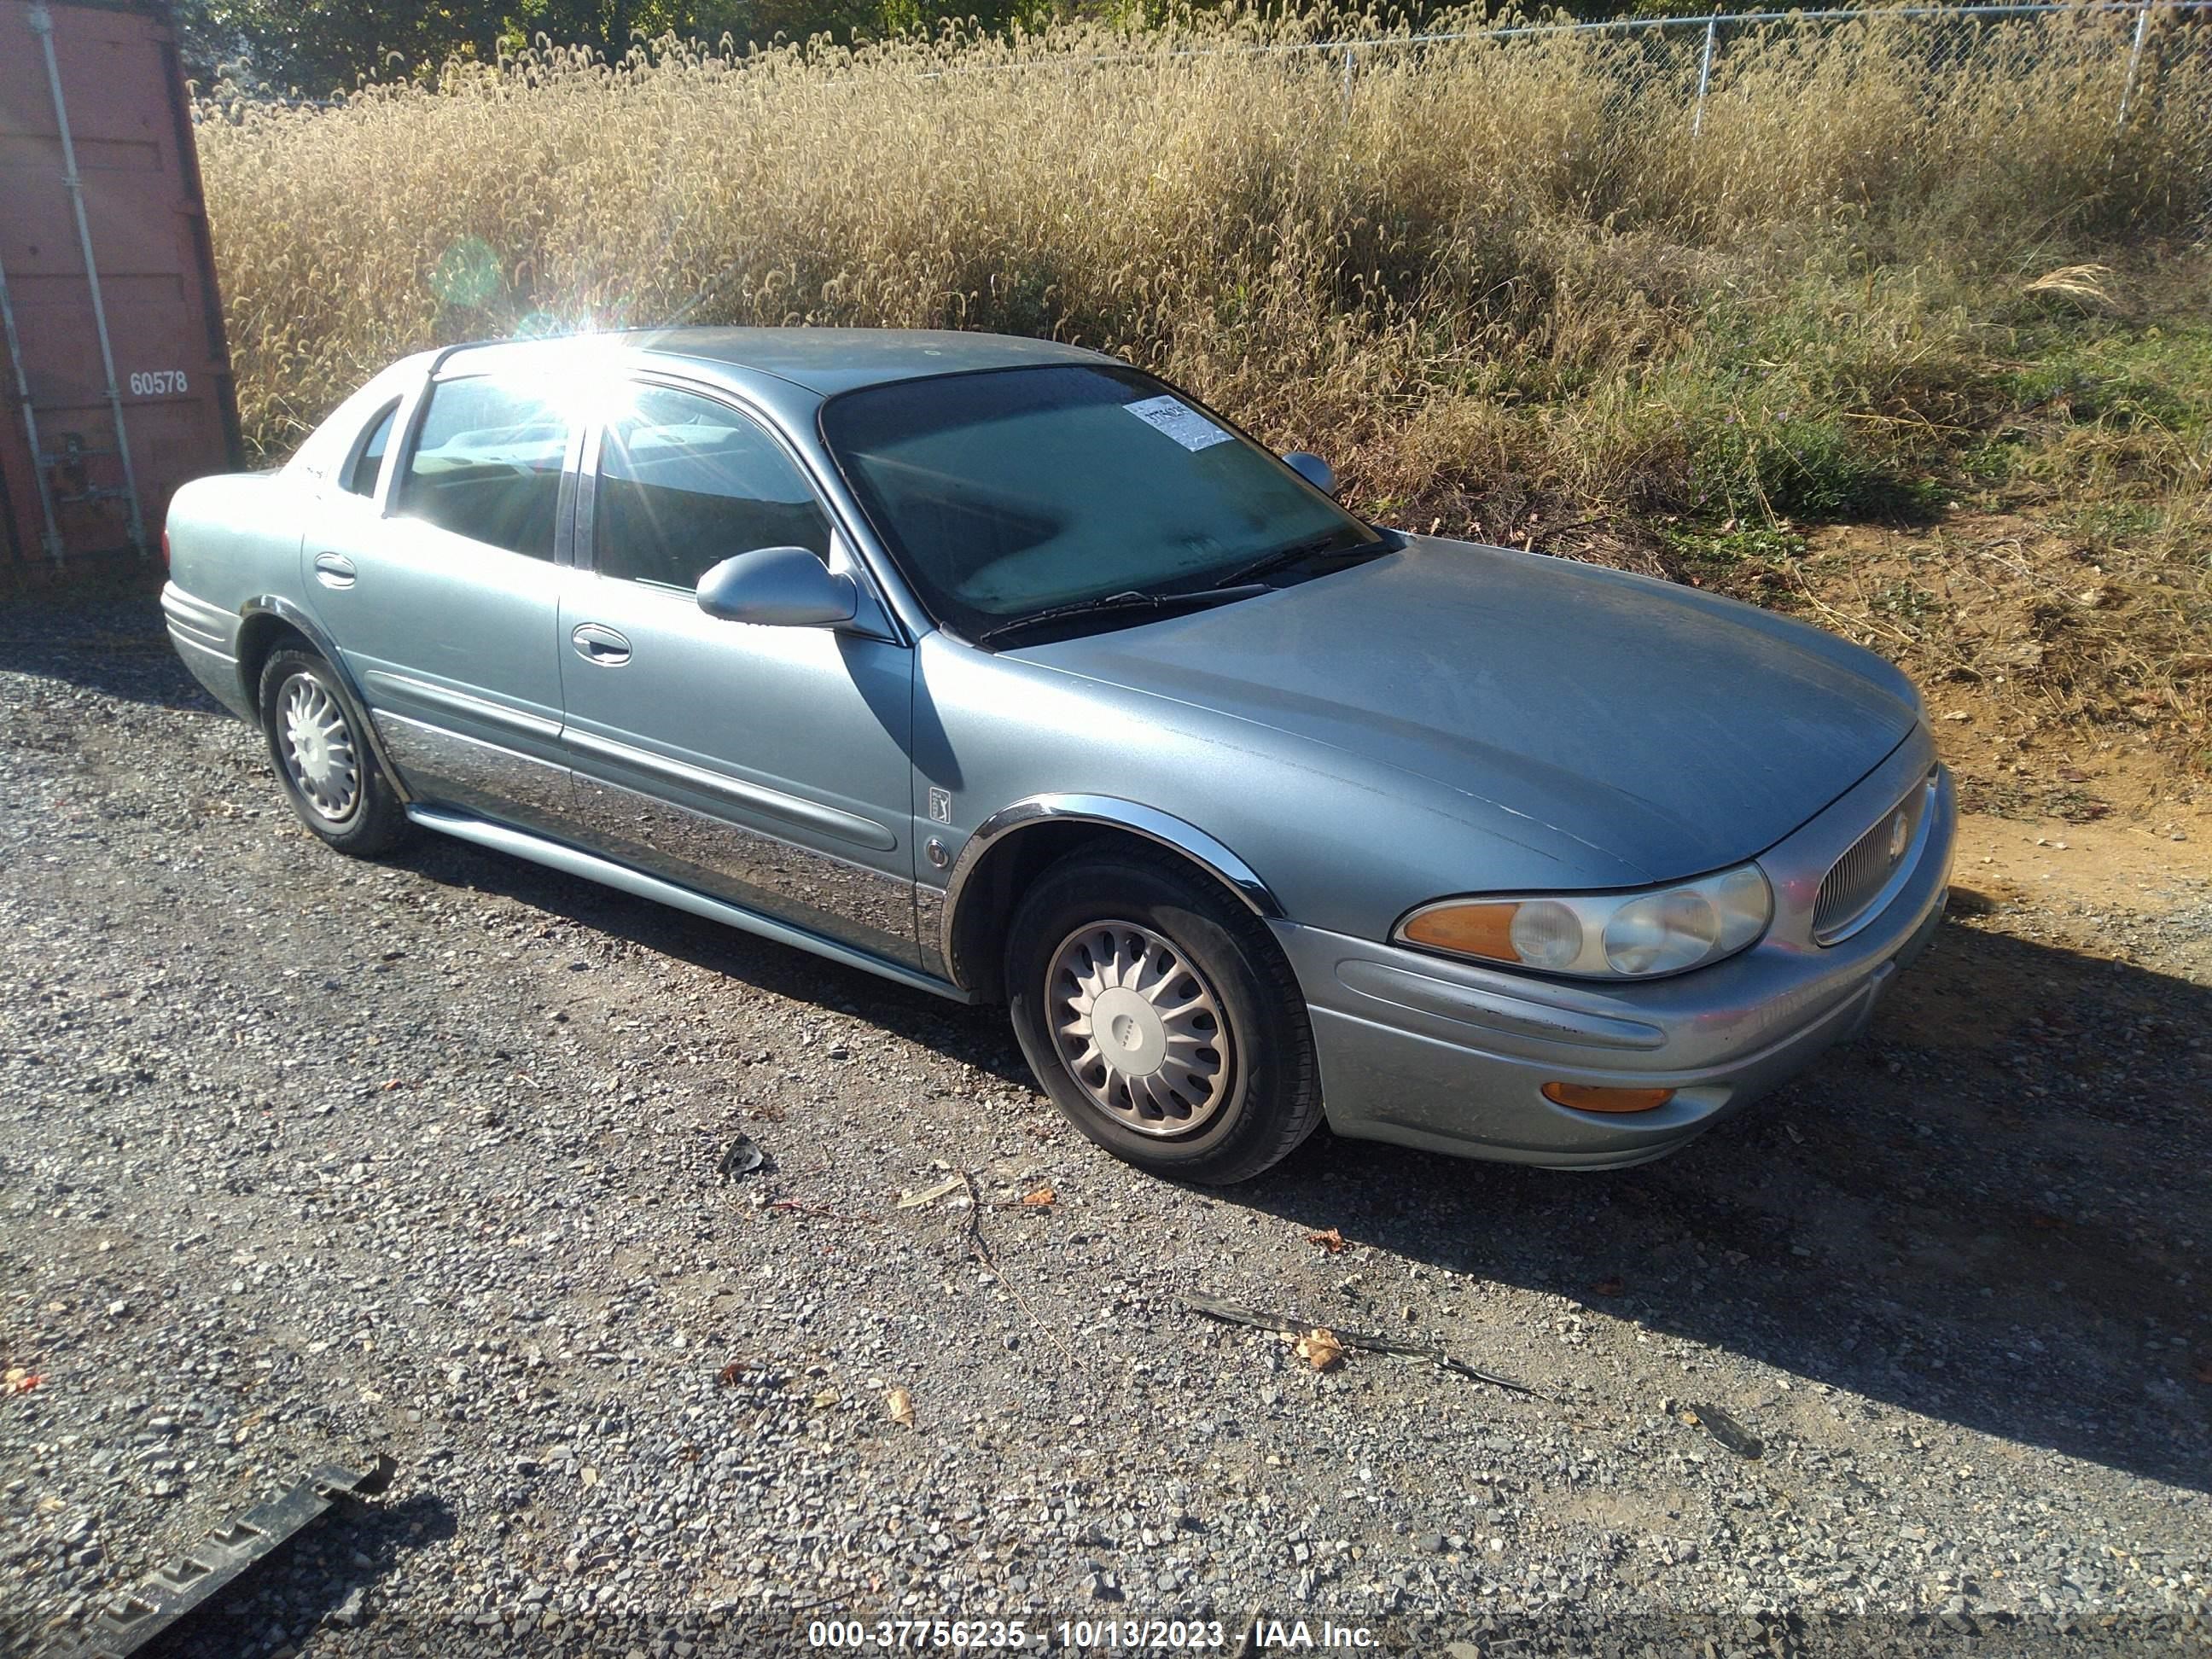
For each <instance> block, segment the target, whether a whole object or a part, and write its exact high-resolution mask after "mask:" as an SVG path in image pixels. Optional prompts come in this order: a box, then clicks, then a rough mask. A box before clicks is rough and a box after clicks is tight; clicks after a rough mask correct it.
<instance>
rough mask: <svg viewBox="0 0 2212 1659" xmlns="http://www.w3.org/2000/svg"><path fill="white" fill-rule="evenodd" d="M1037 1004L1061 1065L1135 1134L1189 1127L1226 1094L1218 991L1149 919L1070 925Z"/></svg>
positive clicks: (1225, 1028)
mask: <svg viewBox="0 0 2212 1659" xmlns="http://www.w3.org/2000/svg"><path fill="white" fill-rule="evenodd" d="M1045 1012H1046V1015H1047V1018H1048V1019H1049V1020H1050V1022H1051V1024H1052V1035H1053V1042H1054V1044H1055V1046H1056V1047H1057V1048H1058V1049H1059V1052H1060V1060H1061V1062H1062V1063H1063V1064H1064V1065H1065V1066H1066V1067H1067V1074H1068V1075H1069V1076H1070V1077H1072V1078H1073V1079H1075V1081H1076V1083H1077V1084H1078V1085H1079V1086H1080V1087H1081V1088H1082V1090H1083V1091H1084V1092H1085V1094H1086V1095H1088V1096H1090V1097H1091V1101H1092V1103H1094V1104H1096V1105H1097V1106H1098V1107H1100V1108H1101V1109H1103V1110H1105V1111H1106V1112H1108V1113H1109V1114H1111V1115H1113V1117H1114V1118H1115V1121H1118V1122H1120V1123H1121V1124H1122V1125H1123V1126H1124V1127H1127V1128H1131V1129H1133V1130H1135V1131H1136V1132H1137V1133H1139V1134H1145V1135H1181V1134H1188V1133H1190V1132H1191V1131H1192V1130H1194V1129H1196V1128H1198V1127H1200V1126H1202V1125H1203V1124H1205V1123H1206V1122H1207V1121H1209V1120H1211V1119H1212V1117H1213V1116H1214V1115H1215V1114H1216V1113H1218V1111H1219V1110H1220V1109H1221V1107H1222V1103H1224V1102H1225V1100H1226V1099H1227V1098H1228V1095H1229V1085H1230V1077H1231V1063H1232V1061H1233V1060H1235V1058H1236V1050H1235V1048H1233V1046H1232V1042H1231V1036H1230V1031H1229V1022H1228V1021H1227V1019H1226V1018H1224V1017H1223V1014H1222V1012H1221V1004H1220V1000H1218V998H1217V997H1216V996H1215V995H1214V993H1213V987H1212V986H1211V985H1209V984H1207V983H1206V980H1205V978H1204V976H1203V975H1200V973H1199V971H1198V969H1197V968H1196V966H1195V965H1194V964H1193V963H1192V962H1191V961H1190V959H1189V958H1188V957H1186V956H1184V954H1183V953H1182V951H1179V950H1178V949H1176V946H1175V945H1172V944H1170V942H1169V941H1168V940H1167V939H1163V938H1162V937H1161V936H1160V935H1159V934H1158V933H1154V932H1152V929H1151V928H1149V927H1139V926H1138V925H1137V924H1136V923H1135V922H1133V921H1100V922H1094V923H1092V924H1091V926H1090V927H1083V928H1079V929H1078V930H1077V931H1076V932H1074V933H1070V934H1069V935H1068V936H1067V938H1066V939H1064V940H1062V941H1061V943H1060V949H1059V950H1058V951H1054V953H1053V958H1052V966H1051V967H1050V968H1049V969H1048V970H1047V971H1046V975H1045Z"/></svg>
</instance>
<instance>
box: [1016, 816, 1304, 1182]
mask: <svg viewBox="0 0 2212 1659" xmlns="http://www.w3.org/2000/svg"><path fill="white" fill-rule="evenodd" d="M1006 987H1007V993H1008V997H1009V1000H1010V1001H1011V1003H1012V1015H1013V1024H1014V1036H1015V1039H1016V1040H1017V1041H1018V1042H1019V1043H1020V1044H1021V1047H1022V1053H1023V1054H1024V1056H1025V1057H1026V1058H1027V1059H1028V1060H1029V1063H1030V1069H1031V1070H1032V1071H1034V1072H1035V1073H1036V1077H1037V1081H1038V1082H1039V1084H1040V1085H1042V1087H1043V1089H1044V1091H1045V1093H1046V1094H1048V1096H1050V1097H1052V1101H1053V1103H1054V1105H1056V1106H1058V1107H1059V1108H1060V1110H1061V1111H1062V1112H1063V1113H1065V1114H1066V1116H1067V1118H1068V1120H1069V1121H1071V1122H1073V1124H1074V1125H1075V1127H1077V1128H1079V1129H1080V1130H1082V1131H1083V1133H1085V1134H1086V1135H1088V1136H1090V1137H1091V1139H1093V1140H1095V1141H1097V1143H1098V1144H1099V1145H1100V1146H1103V1147H1104V1148H1105V1149H1106V1150H1107V1151H1108V1152H1112V1153H1113V1154H1114V1155H1115V1157H1117V1158H1123V1159H1125V1160H1127V1162H1128V1163H1131V1164H1135V1165H1136V1166H1137V1167H1138V1168H1139V1169H1140V1170H1146V1171H1148V1172H1149V1173H1151V1174H1153V1175H1157V1176H1167V1177H1169V1178H1170V1179H1172V1180H1178V1181H1190V1182H1200V1183H1203V1184H1206V1185H1209V1186H1225V1185H1227V1184H1229V1183H1230V1182H1237V1181H1249V1180H1250V1179H1251V1178H1252V1177H1253V1176H1256V1175H1258V1174H1259V1173H1260V1172H1261V1170H1266V1169H1268V1168H1270V1167H1271V1166H1273V1164H1277V1163H1279V1162H1280V1161H1281V1160H1282V1159H1283V1158H1286V1157H1288V1156H1289V1155H1290V1153H1291V1152H1292V1151H1293V1150H1294V1149H1295V1148H1296V1147H1297V1145H1298V1143H1299V1142H1301V1141H1303V1140H1304V1139H1305V1138H1306V1137H1307V1136H1308V1135H1310V1134H1311V1133H1313V1132H1314V1130H1315V1129H1316V1127H1319V1125H1320V1123H1321V1121H1322V1103H1321V1071H1320V1066H1319V1065H1318V1064H1317V1062H1316V1060H1315V1057H1314V1042H1313V1030H1312V1027H1311V1025H1310V1023H1309V1022H1308V1020H1307V1018H1306V1008H1305V1000H1304V997H1303V996H1301V995H1300V994H1299V992H1298V987H1297V980H1296V979H1295V978H1294V977H1293V976H1292V975H1291V967H1290V963H1288V962H1286V961H1285V960H1284V958H1283V955H1282V952H1281V951H1279V950H1278V949H1277V948H1276V946H1275V942H1274V940H1273V939H1272V938H1271V937H1270V936H1269V935H1268V933H1267V928H1266V927H1264V926H1263V925H1262V924H1261V922H1260V921H1258V920H1257V919H1256V918H1255V917H1254V916H1253V915H1251V914H1250V913H1249V911H1247V910H1245V909H1244V908H1243V907H1242V906H1240V905H1238V904H1237V902H1235V901H1234V900H1233V899H1232V898H1231V897H1230V896H1228V895H1227V894H1225V893H1224V892H1222V891H1221V890H1220V889H1219V888H1218V886H1217V885H1216V884H1214V883H1213V882H1212V881H1211V880H1209V879H1208V878H1206V877H1205V876H1204V875H1202V874H1200V873H1199V872H1195V871H1194V870H1192V869H1191V868H1190V867H1189V866H1187V865H1185V864H1184V863H1182V861H1181V860H1178V859H1176V858H1175V857H1173V856H1172V855H1170V854H1154V853H1152V852H1150V851H1149V850H1146V849H1137V848H1132V849H1129V850H1127V851H1121V850H1116V851H1115V852H1114V853H1111V854H1104V855H1099V854H1080V853H1079V854H1073V855H1071V856H1070V857H1069V858H1067V859H1065V860H1062V861H1061V862H1060V863H1058V864H1056V865H1054V866H1051V867H1050V868H1048V870H1046V871H1045V872H1044V873H1043V874H1042V875H1041V876H1040V877H1038V878H1037V879H1036V882H1035V883H1034V884H1032V885H1031V886H1030V890H1028V891H1027V892H1026V893H1024V895H1023V896H1022V899H1021V902H1020V903H1019V904H1018V906H1017V907H1016V908H1015V911H1014V916H1013V921H1012V926H1011V927H1010V928H1009V929H1008V931H1007V938H1006ZM1055 1019H1057V1022H1058V1027H1059V1028H1064V1029H1056V1027H1055ZM1109 1053H1111V1054H1113V1055H1114V1062H1113V1063H1110V1064H1109V1062H1108V1060H1107V1059H1106V1055H1107V1054H1109Z"/></svg>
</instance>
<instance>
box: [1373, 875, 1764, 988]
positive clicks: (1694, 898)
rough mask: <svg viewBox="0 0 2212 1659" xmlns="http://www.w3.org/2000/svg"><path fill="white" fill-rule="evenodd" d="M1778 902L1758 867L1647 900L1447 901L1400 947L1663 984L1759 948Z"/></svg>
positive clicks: (1421, 916)
mask: <svg viewBox="0 0 2212 1659" xmlns="http://www.w3.org/2000/svg"><path fill="white" fill-rule="evenodd" d="M1773 919H1774V894H1773V891H1772V890H1771V889H1770V888H1769V887H1768V886H1767V884H1766V878H1765V875H1763V874H1761V873H1760V872H1759V866H1757V865H1755V864H1747V865H1744V866H1741V867H1740V868H1738V869H1735V870H1726V871H1723V872H1721V873H1720V874H1719V875H1717V876H1703V877H1700V878H1699V879H1698V880H1696V881H1685V882H1679V883H1677V884H1675V885H1674V886H1672V887H1661V888H1657V889H1655V890H1651V891H1649V892H1643V893H1605V894H1594V893H1557V894H1544V895H1534V894H1531V895H1529V896H1525V897H1520V898H1480V899H1439V900H1438V901H1437V902H1435V903H1434V904H1425V905H1423V906H1421V908H1419V909H1418V910H1415V911H1413V913H1412V914H1410V915H1407V917H1406V919H1405V920H1404V921H1401V922H1400V923H1399V924H1398V926H1397V927H1396V929H1395V932H1394V933H1392V935H1391V937H1392V938H1394V939H1396V940H1397V942H1398V943H1399V944H1401V945H1414V946H1417V947H1418V948H1419V949H1421V950H1424V951H1443V952H1445V953H1446V954H1447V955H1450V956H1455V957H1472V958H1474V959H1476V960H1479V961H1483V962H1502V963H1504V964H1505V965H1506V966H1508V967H1510V968H1534V969H1538V970H1539V971H1541V972H1543V973H1547V974H1572V975H1577V977H1579V978H1583V979H1655V978H1657V977H1658V976H1660V975H1664V974H1679V973H1682V972H1684V971H1685V970H1686V969H1692V968H1702V967H1704V966H1705V964H1706V963H1709V962H1718V961H1719V960H1720V959H1721V958H1722V957H1730V956H1734V955H1735V953H1736V952H1737V951H1741V950H1742V949H1743V948H1744V947H1745V946H1747V945H1751V944H1753V943H1754V942H1756V941H1757V939H1758V938H1759V935H1760V934H1761V933H1765V931H1766V924H1767V923H1768V922H1770V921H1772V920H1773Z"/></svg>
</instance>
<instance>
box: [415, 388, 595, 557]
mask: <svg viewBox="0 0 2212 1659" xmlns="http://www.w3.org/2000/svg"><path fill="white" fill-rule="evenodd" d="M567 452H568V418H567V416H565V415H563V414H562V412H561V410H559V409H557V408H556V407H555V405H554V404H552V403H551V402H550V400H549V398H547V397H545V396H544V395H542V394H541V393H539V392H538V391H536V390H533V389H532V388H531V387H530V386H525V385H518V384H516V383H514V382H512V381H507V380H501V379H499V378H497V377H495V376H485V377H483V378H479V379H475V380H447V381H443V382H441V383H440V384H439V385H437V386H433V387H431V388H430V407H429V410H428V413H426V414H425V415H424V416H423V417H422V435H421V436H420V437H419V438H418V439H416V443H415V449H414V453H411V454H410V455H409V456H408V458H407V471H405V473H404V474H403V475H402V476H401V477H400V480H399V497H398V510H399V511H400V512H402V513H409V514H411V515H412V516H414V517H416V518H418V519H427V520H429V522H431V523H432V524H435V525H437V526H440V527H441V528H442V529H446V530H450V531H452V532H453V533H454V534H455V535H457V536H466V537H467V538H470V539H471V541H478V542H487V543H489V544H491V545H492V546H494V547H503V548H505V549H507V551H508V552H510V553H526V554H528V555H529V556H531V557H532V558H533V559H550V558H551V557H552V556H553V520H554V515H555V511H556V508H557V507H559V505H560V501H561V461H562V456H563V455H564V454H566V453H567Z"/></svg>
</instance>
